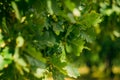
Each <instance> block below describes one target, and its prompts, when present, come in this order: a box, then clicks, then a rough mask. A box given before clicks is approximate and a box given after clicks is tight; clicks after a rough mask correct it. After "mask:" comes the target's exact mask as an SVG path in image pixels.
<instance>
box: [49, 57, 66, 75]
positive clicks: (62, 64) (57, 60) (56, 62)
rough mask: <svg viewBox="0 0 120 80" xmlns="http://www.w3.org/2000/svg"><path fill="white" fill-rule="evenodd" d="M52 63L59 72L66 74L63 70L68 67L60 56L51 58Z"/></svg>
mask: <svg viewBox="0 0 120 80" xmlns="http://www.w3.org/2000/svg"><path fill="white" fill-rule="evenodd" d="M50 62H51V64H52V65H53V67H55V68H56V69H57V70H59V71H60V72H61V73H63V74H66V71H65V70H63V68H64V67H65V66H66V62H61V61H60V57H59V56H53V57H52V58H50Z"/></svg>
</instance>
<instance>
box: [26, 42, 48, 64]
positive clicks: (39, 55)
mask: <svg viewBox="0 0 120 80" xmlns="http://www.w3.org/2000/svg"><path fill="white" fill-rule="evenodd" d="M25 51H26V52H27V53H28V54H29V55H30V56H32V57H34V58H35V59H37V60H39V61H42V62H46V59H45V58H43V56H42V53H41V52H40V51H37V50H36V49H35V48H34V47H33V46H32V45H30V44H29V43H28V45H27V48H26V49H25Z"/></svg>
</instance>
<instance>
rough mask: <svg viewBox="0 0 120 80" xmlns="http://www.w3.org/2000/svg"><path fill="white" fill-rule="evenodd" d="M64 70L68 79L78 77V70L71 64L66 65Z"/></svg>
mask: <svg viewBox="0 0 120 80" xmlns="http://www.w3.org/2000/svg"><path fill="white" fill-rule="evenodd" d="M64 69H65V70H66V71H67V74H68V76H70V77H73V78H77V77H78V76H80V73H79V71H78V69H77V68H75V67H74V66H72V65H71V64H68V65H67V66H66V67H65V68H64Z"/></svg>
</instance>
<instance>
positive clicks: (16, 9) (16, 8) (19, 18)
mask: <svg viewBox="0 0 120 80" xmlns="http://www.w3.org/2000/svg"><path fill="white" fill-rule="evenodd" d="M11 5H12V7H13V9H14V10H15V15H16V18H17V19H18V20H19V21H20V20H21V16H20V12H19V9H18V6H17V4H16V3H15V2H14V1H12V2H11Z"/></svg>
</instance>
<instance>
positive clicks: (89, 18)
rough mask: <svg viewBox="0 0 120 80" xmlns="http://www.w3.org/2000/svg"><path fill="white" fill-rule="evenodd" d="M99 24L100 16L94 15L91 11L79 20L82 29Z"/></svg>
mask: <svg viewBox="0 0 120 80" xmlns="http://www.w3.org/2000/svg"><path fill="white" fill-rule="evenodd" d="M99 22H101V19H100V14H98V13H96V12H95V11H91V12H90V13H87V14H85V15H83V17H82V18H81V20H80V24H81V25H82V29H87V28H90V27H91V26H93V25H96V24H98V23H99Z"/></svg>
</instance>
